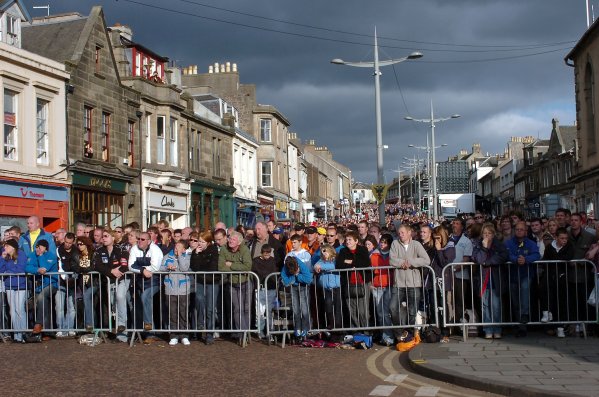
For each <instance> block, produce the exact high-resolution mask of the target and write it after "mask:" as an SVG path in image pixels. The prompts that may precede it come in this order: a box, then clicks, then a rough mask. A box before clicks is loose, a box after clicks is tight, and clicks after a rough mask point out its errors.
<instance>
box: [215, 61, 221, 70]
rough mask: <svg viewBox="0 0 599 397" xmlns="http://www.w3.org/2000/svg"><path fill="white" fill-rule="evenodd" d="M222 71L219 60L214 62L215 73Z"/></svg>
mask: <svg viewBox="0 0 599 397" xmlns="http://www.w3.org/2000/svg"><path fill="white" fill-rule="evenodd" d="M219 72H220V66H219V64H218V62H214V73H219Z"/></svg>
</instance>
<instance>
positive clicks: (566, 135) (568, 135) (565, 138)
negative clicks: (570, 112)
mask: <svg viewBox="0 0 599 397" xmlns="http://www.w3.org/2000/svg"><path fill="white" fill-rule="evenodd" d="M559 133H560V135H561V143H562V146H563V148H564V151H568V150H570V149H572V148H573V147H574V140H575V139H576V126H574V125H568V126H563V125H560V126H559Z"/></svg>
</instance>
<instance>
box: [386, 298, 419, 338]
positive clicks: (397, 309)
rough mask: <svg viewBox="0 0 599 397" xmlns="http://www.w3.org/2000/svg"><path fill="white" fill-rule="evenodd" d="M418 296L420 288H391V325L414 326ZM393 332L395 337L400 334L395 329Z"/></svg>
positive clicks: (399, 331)
mask: <svg viewBox="0 0 599 397" xmlns="http://www.w3.org/2000/svg"><path fill="white" fill-rule="evenodd" d="M420 294H421V292H420V288H416V287H415V288H407V287H393V289H392V290H391V303H390V307H389V311H391V320H392V321H393V325H416V311H417V310H418V302H420ZM393 332H394V333H395V335H396V336H399V335H400V334H401V330H397V329H396V330H394V331H393Z"/></svg>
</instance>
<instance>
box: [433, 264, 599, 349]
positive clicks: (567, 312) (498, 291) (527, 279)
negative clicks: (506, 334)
mask: <svg viewBox="0 0 599 397" xmlns="http://www.w3.org/2000/svg"><path fill="white" fill-rule="evenodd" d="M596 274H597V268H596V266H595V264H594V263H593V262H591V261H588V260H571V261H542V260H541V261H536V262H534V263H533V264H531V265H524V266H518V265H516V264H512V263H511V262H506V263H505V264H504V265H499V266H482V265H477V264H475V263H472V262H465V263H452V264H449V265H447V266H446V267H445V268H444V269H443V293H442V296H443V308H444V309H445V312H446V313H447V316H446V317H444V321H443V326H445V327H461V328H462V332H463V336H464V338H467V336H468V335H469V334H470V336H474V335H477V334H478V327H480V326H483V327H484V329H486V330H491V331H493V332H491V333H499V334H500V333H501V327H502V326H525V325H544V324H553V325H556V326H559V325H569V324H572V325H580V327H579V330H580V332H581V333H583V334H584V336H585V337H586V324H592V323H596V322H597V319H599V305H597V306H596V307H591V306H590V305H587V300H588V298H589V295H590V294H591V292H592V291H593V290H594V291H595V294H597V295H598V296H596V301H598V300H597V298H599V291H598V288H595V287H596V283H597V277H596Z"/></svg>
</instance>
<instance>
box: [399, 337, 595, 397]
mask: <svg viewBox="0 0 599 397" xmlns="http://www.w3.org/2000/svg"><path fill="white" fill-rule="evenodd" d="M409 362H410V365H411V366H412V368H413V369H414V371H415V372H417V373H418V374H420V375H423V376H427V377H430V378H433V379H437V380H440V381H443V382H448V383H452V384H455V385H459V386H463V387H466V388H470V389H476V390H481V391H486V392H490V393H496V394H501V395H506V396H543V397H549V396H572V395H577V396H587V397H588V396H599V339H597V338H596V337H588V338H587V339H584V338H579V337H567V338H557V337H554V336H548V335H545V334H542V333H538V334H537V333H534V334H533V333H530V332H529V334H528V336H527V337H525V338H516V337H513V336H506V337H504V338H503V339H491V340H487V339H483V338H469V339H468V340H467V341H463V340H461V339H457V338H454V339H452V340H451V342H450V343H447V344H442V343H434V344H432V343H420V344H419V345H418V346H416V347H415V348H413V349H412V350H411V351H410V352H409Z"/></svg>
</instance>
